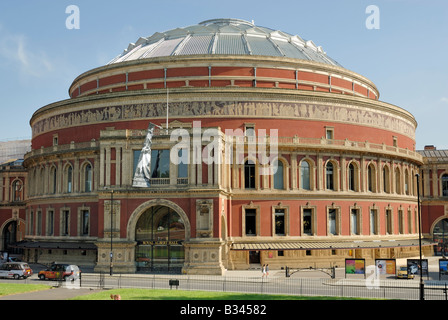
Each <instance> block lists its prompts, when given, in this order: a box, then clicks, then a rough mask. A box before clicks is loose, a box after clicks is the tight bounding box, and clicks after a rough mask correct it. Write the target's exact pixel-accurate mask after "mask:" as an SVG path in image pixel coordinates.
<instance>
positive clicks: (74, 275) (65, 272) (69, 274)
mask: <svg viewBox="0 0 448 320" xmlns="http://www.w3.org/2000/svg"><path fill="white" fill-rule="evenodd" d="M80 276H81V270H80V269H79V267H78V266H77V265H74V264H65V263H54V264H52V265H51V266H50V267H48V268H47V269H45V270H41V271H39V274H38V277H39V279H40V280H45V279H51V280H64V281H66V280H76V279H79V277H80Z"/></svg>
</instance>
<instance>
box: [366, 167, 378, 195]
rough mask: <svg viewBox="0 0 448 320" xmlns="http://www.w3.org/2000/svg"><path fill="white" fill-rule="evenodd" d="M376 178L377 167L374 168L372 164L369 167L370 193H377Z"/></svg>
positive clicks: (368, 182)
mask: <svg viewBox="0 0 448 320" xmlns="http://www.w3.org/2000/svg"><path fill="white" fill-rule="evenodd" d="M375 177H376V173H375V167H374V166H373V164H370V165H369V166H368V167H367V184H368V186H367V187H368V190H369V191H370V192H375V191H376V190H375V189H376V188H375V186H376V184H375V182H376V179H375Z"/></svg>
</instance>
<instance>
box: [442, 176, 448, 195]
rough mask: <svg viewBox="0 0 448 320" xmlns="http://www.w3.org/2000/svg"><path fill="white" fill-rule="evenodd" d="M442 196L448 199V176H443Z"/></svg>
mask: <svg viewBox="0 0 448 320" xmlns="http://www.w3.org/2000/svg"><path fill="white" fill-rule="evenodd" d="M442 196H443V197H448V174H444V175H443V176H442Z"/></svg>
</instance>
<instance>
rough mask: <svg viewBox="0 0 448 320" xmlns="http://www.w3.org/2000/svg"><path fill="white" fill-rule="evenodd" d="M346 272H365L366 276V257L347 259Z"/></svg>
mask: <svg viewBox="0 0 448 320" xmlns="http://www.w3.org/2000/svg"><path fill="white" fill-rule="evenodd" d="M345 274H346V275H347V274H363V275H364V276H365V275H366V261H365V259H345Z"/></svg>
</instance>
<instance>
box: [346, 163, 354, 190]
mask: <svg viewBox="0 0 448 320" xmlns="http://www.w3.org/2000/svg"><path fill="white" fill-rule="evenodd" d="M348 189H349V190H350V191H356V168H355V165H354V164H353V163H350V164H349V165H348Z"/></svg>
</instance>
